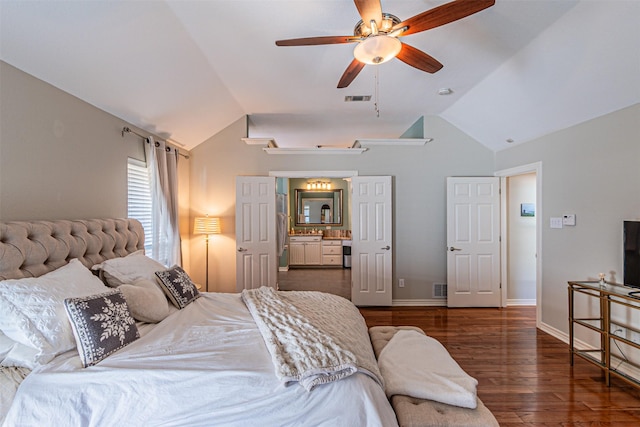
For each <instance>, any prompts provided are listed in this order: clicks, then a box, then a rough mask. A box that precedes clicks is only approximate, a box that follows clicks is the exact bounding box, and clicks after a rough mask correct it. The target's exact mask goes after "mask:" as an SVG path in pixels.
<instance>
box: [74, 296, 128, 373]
mask: <svg viewBox="0 0 640 427" xmlns="http://www.w3.org/2000/svg"><path fill="white" fill-rule="evenodd" d="M64 304H65V307H66V309H67V315H68V316H69V320H70V321H71V327H72V329H73V334H74V336H75V338H76V343H77V345H78V353H79V354H80V360H82V364H83V365H84V366H85V367H87V366H91V365H95V364H96V363H98V362H100V361H101V360H102V359H104V358H106V357H107V356H109V355H110V354H112V353H114V352H115V351H117V350H120V349H121V348H122V347H125V346H126V345H128V344H131V343H132V342H133V341H135V340H137V339H138V338H140V333H139V332H138V327H137V326H136V321H135V319H134V318H133V317H132V316H131V313H130V312H129V307H127V302H126V300H125V299H124V296H123V295H122V292H120V291H119V290H117V289H114V290H112V291H108V292H104V293H101V294H98V295H92V296H88V297H80V298H67V299H66V300H64Z"/></svg>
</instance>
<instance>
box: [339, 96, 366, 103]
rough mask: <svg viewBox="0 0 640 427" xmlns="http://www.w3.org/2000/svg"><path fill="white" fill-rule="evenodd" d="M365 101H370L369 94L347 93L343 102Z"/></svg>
mask: <svg viewBox="0 0 640 427" xmlns="http://www.w3.org/2000/svg"><path fill="white" fill-rule="evenodd" d="M363 101H364V102H366V101H371V95H348V96H345V97H344V102H363Z"/></svg>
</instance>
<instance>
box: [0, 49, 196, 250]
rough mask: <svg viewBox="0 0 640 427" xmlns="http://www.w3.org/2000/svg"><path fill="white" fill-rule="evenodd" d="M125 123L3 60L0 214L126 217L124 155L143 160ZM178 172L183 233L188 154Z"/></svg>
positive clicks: (11, 216)
mask: <svg viewBox="0 0 640 427" xmlns="http://www.w3.org/2000/svg"><path fill="white" fill-rule="evenodd" d="M123 126H129V125H128V123H126V122H124V121H122V120H121V119H118V118H117V117H115V116H112V115H111V114H108V113H106V112H104V111H102V110H100V109H98V108H96V107H94V106H92V105H90V104H88V103H86V102H84V101H81V100H79V99H78V98H76V97H74V96H72V95H70V94H68V93H66V92H64V91H62V90H60V89H57V88H55V87H53V86H51V85H49V84H47V83H45V82H43V81H41V80H38V79H36V78H35V77H33V76H30V75H28V74H26V73H24V72H22V71H20V70H18V69H16V68H14V67H12V66H11V65H8V64H6V63H5V62H1V61H0V220H1V221H10V220H35V219H45V220H52V219H75V218H105V217H113V218H124V217H126V216H127V158H128V157H134V158H138V159H144V150H143V145H142V144H143V143H142V139H141V138H139V137H137V136H135V135H131V134H129V135H125V137H124V138H123V137H122V135H121V132H120V131H121V129H122V127H123ZM178 173H179V179H180V187H181V191H180V205H181V208H180V210H181V213H182V214H185V215H187V220H186V221H182V220H181V222H182V223H183V224H185V225H182V224H181V225H182V227H181V231H183V232H184V233H185V235H187V236H188V209H187V208H186V207H185V206H188V204H189V199H188V197H189V191H188V187H189V181H188V180H189V160H186V159H184V158H182V157H181V158H180V161H179V172H178ZM187 243H188V242H187ZM187 246H188V245H187ZM186 249H187V250H188V249H189V248H188V247H187V248H186ZM187 255H188V253H187ZM185 259H186V260H187V261H188V256H187V257H185Z"/></svg>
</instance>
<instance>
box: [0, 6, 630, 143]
mask: <svg viewBox="0 0 640 427" xmlns="http://www.w3.org/2000/svg"><path fill="white" fill-rule="evenodd" d="M446 2H447V1H446V0H444V1H443V0H412V1H409V0H406V1H405V0H382V9H383V11H384V12H388V13H392V14H394V15H396V16H398V17H399V18H400V19H407V18H409V17H411V16H413V15H416V14H418V13H420V12H422V11H425V10H428V9H431V8H434V7H437V6H440V5H442V4H444V3H446ZM359 19H360V16H359V15H358V11H357V9H356V7H355V6H354V3H353V1H351V0H297V1H295V0H289V1H278V0H275V1H266V0H255V1H252V0H213V1H202V0H200V1H189V0H182V1H159V0H156V1H55V2H52V1H14V0H2V1H0V31H1V33H0V36H1V42H0V58H1V59H2V60H3V61H5V62H7V63H9V64H11V65H13V66H15V67H17V68H19V69H21V70H23V71H25V72H27V73H29V74H32V75H34V76H35V77H38V78H40V79H42V80H44V81H46V82H48V83H51V84H52V85H54V86H56V87H58V88H60V89H62V90H64V91H66V92H69V93H71V94H73V95H75V96H77V97H78V98H80V99H83V100H85V101H87V102H88V103H90V104H93V105H95V106H97V107H99V108H101V109H103V110H105V111H107V112H109V113H112V114H114V115H116V116H118V117H120V118H122V119H123V120H124V121H126V122H128V123H130V124H133V125H135V126H138V127H140V128H142V129H145V130H147V131H149V132H153V133H156V134H159V135H161V136H164V137H166V138H170V139H171V140H172V141H175V142H177V143H180V144H182V145H184V146H185V148H187V149H191V148H193V147H195V146H197V145H198V144H200V143H202V142H203V141H205V140H206V139H208V138H209V137H210V136H212V135H214V134H216V133H217V132H219V131H220V130H222V129H224V128H225V127H226V126H228V125H229V124H231V123H233V122H234V121H235V120H237V119H238V118H240V117H241V116H243V115H249V116H250V123H251V127H250V135H249V136H252V137H274V138H275V139H276V141H277V142H278V145H280V146H282V147H286V146H314V145H342V146H348V145H351V144H352V143H353V141H354V140H355V139H357V138H397V137H399V136H401V135H402V134H403V133H404V132H405V131H406V130H407V129H408V128H409V127H411V125H412V124H414V123H415V122H416V121H417V120H419V118H420V117H422V116H429V115H435V116H440V117H442V118H444V119H446V120H447V121H449V122H450V123H452V124H453V125H455V126H457V127H458V128H460V129H461V130H462V131H464V132H466V133H467V134H469V135H470V136H472V137H473V138H475V139H476V140H478V141H479V142H481V143H482V144H484V145H486V146H487V147H489V148H491V149H492V150H501V149H504V148H507V147H509V146H511V145H513V144H518V143H523V142H526V141H530V140H532V139H535V138H537V137H540V136H543V135H545V134H548V133H550V132H553V131H556V130H559V129H562V128H565V127H568V126H572V125H575V124H577V123H580V122H583V121H586V120H589V119H591V118H594V117H597V116H600V115H602V114H606V113H609V112H612V111H615V110H618V109H620V108H624V107H627V106H629V105H633V104H635V103H638V102H640V25H638V22H640V2H639V1H634V0H628V1H625V0H616V1H613V0H587V1H577V0H497V1H496V4H495V5H494V6H492V7H490V8H488V9H486V10H484V11H481V12H479V13H477V14H474V15H472V16H469V17H467V18H464V19H461V20H459V21H456V22H453V23H450V24H447V25H445V26H442V27H438V28H435V29H431V30H428V31H425V32H422V33H418V34H412V35H408V36H406V37H403V38H402V40H403V41H404V42H406V43H409V44H411V45H412V46H414V47H416V48H418V49H421V50H423V51H425V52H427V53H429V54H430V55H431V56H433V57H435V58H436V59H438V60H439V61H440V62H441V63H442V64H444V68H443V69H442V70H440V71H438V72H437V73H435V74H428V73H424V72H422V71H419V70H417V69H415V68H412V67H410V66H408V65H406V64H404V63H403V62H400V61H399V60H397V59H394V60H392V61H390V62H388V63H385V64H382V65H378V66H367V67H365V69H364V70H363V71H362V72H361V73H360V74H359V75H358V76H357V78H356V79H355V80H354V81H353V83H351V85H350V86H349V87H348V88H345V89H338V88H337V87H336V85H337V83H338V80H339V79H340V76H341V75H342V73H343V72H344V70H345V69H346V67H347V65H348V64H349V63H350V62H351V61H352V59H353V46H354V45H352V44H340V45H324V46H303V47H277V46H276V45H275V43H274V42H275V41H276V40H280V39H289V38H296V37H307V36H328V35H350V34H352V32H353V28H354V26H355V24H356V22H357V21H358V20H359ZM442 88H450V89H451V90H452V93H451V94H450V95H444V96H443V95H438V91H439V90H440V89H442ZM349 95H371V96H372V98H371V101H369V102H345V96H349ZM376 101H377V106H378V109H379V114H378V113H376V111H375V108H374V104H376ZM427 123H428V121H427ZM424 136H425V137H429V129H428V125H427V128H426V129H425V130H424ZM507 139H511V140H513V142H511V143H508V142H506V140H507ZM510 144H511V145H510Z"/></svg>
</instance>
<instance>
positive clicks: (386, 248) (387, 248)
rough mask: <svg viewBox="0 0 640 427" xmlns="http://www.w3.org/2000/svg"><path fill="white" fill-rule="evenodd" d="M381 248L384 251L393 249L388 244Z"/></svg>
mask: <svg viewBox="0 0 640 427" xmlns="http://www.w3.org/2000/svg"><path fill="white" fill-rule="evenodd" d="M380 249H382V250H384V251H388V250H389V249H391V246H389V245H387V246H385V247H384V248H380Z"/></svg>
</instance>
